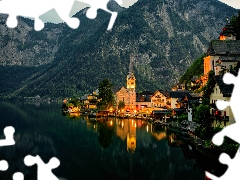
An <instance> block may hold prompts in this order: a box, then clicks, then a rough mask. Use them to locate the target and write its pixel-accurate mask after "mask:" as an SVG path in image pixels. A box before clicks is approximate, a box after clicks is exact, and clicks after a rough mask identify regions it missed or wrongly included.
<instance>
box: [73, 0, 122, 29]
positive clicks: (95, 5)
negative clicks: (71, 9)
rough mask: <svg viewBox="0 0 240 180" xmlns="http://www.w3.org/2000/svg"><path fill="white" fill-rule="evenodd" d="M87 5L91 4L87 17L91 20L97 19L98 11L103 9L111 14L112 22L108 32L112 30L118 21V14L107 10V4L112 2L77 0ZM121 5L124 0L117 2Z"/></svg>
mask: <svg viewBox="0 0 240 180" xmlns="http://www.w3.org/2000/svg"><path fill="white" fill-rule="evenodd" d="M77 1H80V2H83V3H86V4H89V5H90V6H91V7H90V8H89V9H88V11H87V13H86V16H87V17H88V18H89V19H95V18H96V17H97V10H98V9H102V10H104V11H106V12H108V13H110V14H111V18H110V22H109V24H108V28H107V30H110V29H112V27H113V25H114V22H115V21H116V18H117V15H118V13H117V12H112V11H110V10H109V9H108V8H107V4H108V2H109V1H110V0H77ZM116 2H117V3H118V4H119V5H122V3H123V2H122V0H116Z"/></svg>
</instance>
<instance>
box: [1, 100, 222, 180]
mask: <svg viewBox="0 0 240 180" xmlns="http://www.w3.org/2000/svg"><path fill="white" fill-rule="evenodd" d="M61 105H62V104H58V103H49V104H48V103H45V104H44V103H23V102H1V103H0V117H1V119H0V131H1V138H2V139H3V138H4V135H3V129H4V128H5V127H6V126H13V127H14V128H15V133H14V139H15V141H16V144H15V145H13V146H4V147H0V160H3V159H5V160H6V161H8V163H9V168H8V170H6V171H0V179H4V180H5V179H6V180H8V179H9V180H10V179H13V178H12V175H13V174H14V173H16V172H21V173H23V175H24V180H35V179H37V165H36V164H35V165H33V166H26V165H25V164H24V161H23V159H24V157H26V156H27V155H32V156H36V155H39V156H40V157H41V159H42V160H43V162H44V163H48V162H49V160H50V159H51V158H52V157H56V158H58V159H59V160H60V166H58V167H57V168H55V169H53V170H52V172H53V174H54V175H55V176H57V177H58V178H59V179H61V180H80V179H87V180H93V179H94V180H96V179H97V180H103V179H104V180H106V179H107V180H108V179H112V180H155V179H156V180H193V179H194V180H204V179H205V175H204V170H205V169H208V170H209V171H214V168H216V166H218V164H217V165H216V162H214V161H213V160H211V159H209V158H208V157H207V156H205V155H203V154H201V153H199V152H197V151H196V150H195V149H194V148H193V147H191V146H190V145H189V144H188V142H187V141H186V140H185V139H186V138H185V137H184V135H182V134H181V133H176V132H174V131H170V130H169V129H167V128H166V127H162V126H156V125H153V124H150V123H148V122H145V121H142V120H135V119H116V118H108V119H107V120H102V121H100V122H97V123H96V122H91V119H88V118H87V117H84V116H78V115H76V114H75V115H74V114H72V115H66V114H63V113H62V111H61ZM217 163H218V162H217ZM224 168H225V167H224Z"/></svg>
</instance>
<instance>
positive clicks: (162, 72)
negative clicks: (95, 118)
mask: <svg viewBox="0 0 240 180" xmlns="http://www.w3.org/2000/svg"><path fill="white" fill-rule="evenodd" d="M120 11H121V12H120V13H119V16H118V18H117V20H116V22H115V25H114V28H113V29H112V30H111V31H106V29H107V25H108V21H109V18H110V15H109V14H108V13H105V12H103V11H101V10H100V11H99V13H98V18H97V19H96V20H89V19H84V12H85V10H83V11H80V12H79V13H77V14H76V16H77V17H80V19H81V25H80V28H79V29H77V30H72V29H70V28H68V27H67V26H66V25H65V24H60V25H52V24H50V23H49V27H48V26H46V28H45V29H44V31H43V32H42V33H45V34H47V33H48V34H50V36H51V31H52V29H53V30H54V31H57V32H59V33H55V34H54V35H55V37H56V38H55V39H54V41H55V43H52V41H50V40H48V39H47V40H38V41H40V42H41V43H43V42H45V41H46V42H48V41H50V43H49V49H46V50H45V51H46V52H52V54H54V55H52V56H50V55H49V54H46V56H49V57H53V58H44V57H41V53H39V56H40V57H41V58H42V61H41V58H37V53H36V54H35V55H36V57H34V56H32V57H31V58H32V59H34V60H36V59H37V60H38V62H39V65H38V66H39V72H38V73H36V72H35V71H34V72H35V74H34V76H32V75H31V76H30V75H29V74H28V75H27V76H26V77H25V79H28V81H24V78H23V80H22V83H21V82H19V83H18V86H16V87H12V88H11V91H6V92H5V93H4V97H17V96H18V97H22V96H34V95H40V96H49V97H65V96H74V95H75V96H79V95H81V94H83V93H85V92H91V91H93V90H95V89H96V88H97V86H98V84H99V82H100V81H101V80H102V79H103V78H109V79H110V80H111V81H112V82H113V83H114V84H115V85H116V86H121V85H125V83H126V75H127V73H128V66H129V62H130V54H132V55H133V57H134V73H135V76H136V78H137V90H138V91H139V90H153V91H154V90H157V89H165V88H169V87H171V85H173V83H175V82H176V81H177V80H178V79H179V78H180V76H181V75H182V74H183V73H184V72H185V70H186V69H187V67H189V66H190V65H191V64H192V63H193V61H194V60H195V59H197V58H198V57H200V56H201V55H202V54H203V53H204V52H206V49H207V47H208V44H209V42H210V40H211V39H217V38H218V36H219V33H220V31H221V29H222V27H223V26H224V25H225V23H226V20H225V19H226V17H231V16H232V15H233V14H236V13H237V10H235V9H234V8H231V7H229V6H227V5H225V4H223V3H220V2H219V1H217V0H201V1H198V0H168V1H167V0H151V1H150V0H139V1H138V2H137V3H135V4H134V5H133V6H131V7H130V8H128V9H125V10H122V9H120ZM1 26H4V25H0V27H1ZM17 30H18V29H13V30H11V31H12V34H14V33H13V32H15V34H16V35H15V36H16V37H18V36H17V33H16V32H17ZM0 31H1V30H0ZM5 31H6V32H9V31H10V30H8V31H7V30H5ZM37 35H38V34H36V36H37ZM26 37H29V36H26ZM34 37H35V36H33V38H34ZM23 39H24V38H23ZM49 39H51V38H49ZM7 42H8V43H10V42H12V41H9V40H8V41H7ZM20 42H21V41H20ZM20 42H16V45H15V47H17V45H18V46H19V47H20V48H21V47H22V46H21V43H22V42H21V43H20ZM26 42H31V43H33V44H34V43H37V42H33V41H30V40H28V41H26ZM0 43H2V41H1V42H0ZM51 43H52V44H51ZM43 44H44V43H43ZM44 45H46V43H45V44H44ZM50 45H51V46H50ZM32 47H34V45H33V46H30V47H29V49H30V50H32V51H33V49H34V48H32ZM50 47H52V49H54V48H53V47H55V49H54V50H55V51H53V50H51V49H50ZM4 48H5V46H2V49H4ZM30 50H29V51H30ZM32 51H31V53H33V52H32ZM31 53H30V54H31ZM2 59H4V58H2ZM2 61H4V60H2ZM1 64H2V65H13V64H14V61H13V60H12V61H11V60H10V61H9V63H6V62H5V64H4V63H3V62H1ZM15 64H17V65H21V64H19V63H15ZM36 64H37V63H35V62H30V61H29V64H27V65H28V66H37V65H36ZM42 64H47V68H46V67H44V68H41V65H42ZM25 66H26V65H25ZM6 80H7V78H6ZM13 86H14V85H13Z"/></svg>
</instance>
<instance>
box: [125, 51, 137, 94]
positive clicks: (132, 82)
mask: <svg viewBox="0 0 240 180" xmlns="http://www.w3.org/2000/svg"><path fill="white" fill-rule="evenodd" d="M127 89H128V90H132V91H135V89H136V78H135V76H134V73H133V56H132V54H131V55H130V63H129V72H128V75H127Z"/></svg>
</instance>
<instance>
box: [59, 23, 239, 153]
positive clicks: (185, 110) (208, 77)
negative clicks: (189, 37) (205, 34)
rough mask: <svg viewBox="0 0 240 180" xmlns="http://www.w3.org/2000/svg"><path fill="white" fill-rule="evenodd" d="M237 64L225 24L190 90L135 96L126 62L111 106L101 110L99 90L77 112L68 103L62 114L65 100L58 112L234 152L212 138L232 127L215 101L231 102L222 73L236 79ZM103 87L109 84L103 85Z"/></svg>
mask: <svg viewBox="0 0 240 180" xmlns="http://www.w3.org/2000/svg"><path fill="white" fill-rule="evenodd" d="M239 62H240V41H239V40H236V33H235V32H234V28H233V27H232V26H231V25H230V22H229V21H227V23H226V25H225V27H224V28H223V29H222V32H221V33H220V35H219V38H218V39H217V40H212V41H211V42H210V44H209V48H208V50H207V52H206V54H205V57H204V58H203V66H204V72H203V74H202V75H201V76H199V77H197V76H194V77H192V78H191V84H190V85H187V84H183V83H182V84H180V83H178V84H176V85H175V86H174V87H173V88H172V89H171V90H169V91H166V90H156V91H155V92H151V91H143V92H136V86H137V84H136V77H135V75H134V72H133V61H132V58H131V57H130V63H129V73H128V74H127V77H126V87H124V86H123V87H120V88H118V89H116V88H115V89H114V88H113V87H111V88H110V91H111V92H112V94H113V97H112V98H113V101H112V103H109V104H105V105H104V106H100V105H99V104H101V103H100V102H103V99H104V98H99V97H100V95H99V94H100V93H101V92H100V91H101V90H100V89H98V90H96V91H94V92H93V93H91V94H85V95H84V96H82V97H81V98H80V104H81V108H78V107H76V106H75V107H74V103H73V104H71V103H70V104H71V105H70V109H66V107H68V108H69V102H73V101H71V99H68V100H67V99H65V100H64V104H63V109H64V108H65V110H67V111H68V112H69V111H70V112H72V113H75V112H76V111H77V112H79V113H78V115H85V116H88V117H89V118H94V121H96V120H97V119H98V120H103V118H106V117H109V116H113V117H118V118H128V119H130V118H131V119H133V118H135V119H142V120H146V121H148V122H150V123H153V124H160V125H163V126H169V127H171V128H175V129H178V130H180V131H182V132H185V133H188V135H189V139H190V141H192V143H193V144H194V145H196V146H198V147H202V148H203V149H204V150H206V149H214V150H224V151H228V150H229V151H233V152H234V151H235V150H236V149H237V148H238V146H239V145H238V144H236V143H235V142H233V141H226V142H225V143H224V145H223V146H222V147H216V146H215V145H214V144H213V143H212V142H211V138H212V136H213V135H214V133H216V132H218V131H220V130H221V129H222V128H224V127H225V126H228V125H230V124H233V123H234V122H235V119H234V115H233V113H232V111H231V108H230V107H227V108H226V109H224V110H222V111H221V110H218V109H217V107H216V101H217V100H224V101H229V100H230V98H231V94H232V90H233V85H227V84H224V82H223V80H222V77H223V75H224V74H225V73H226V72H230V73H232V74H234V75H237V73H238V69H239V67H240V63H239ZM105 81H106V82H105V83H109V82H108V80H105ZM103 86H104V85H103ZM107 86H108V84H107ZM109 87H110V86H109ZM104 88H105V89H106V87H104ZM67 104H68V105H67ZM102 105H103V103H102ZM74 108H75V109H74ZM203 149H202V150H203ZM212 153H215V152H212Z"/></svg>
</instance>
